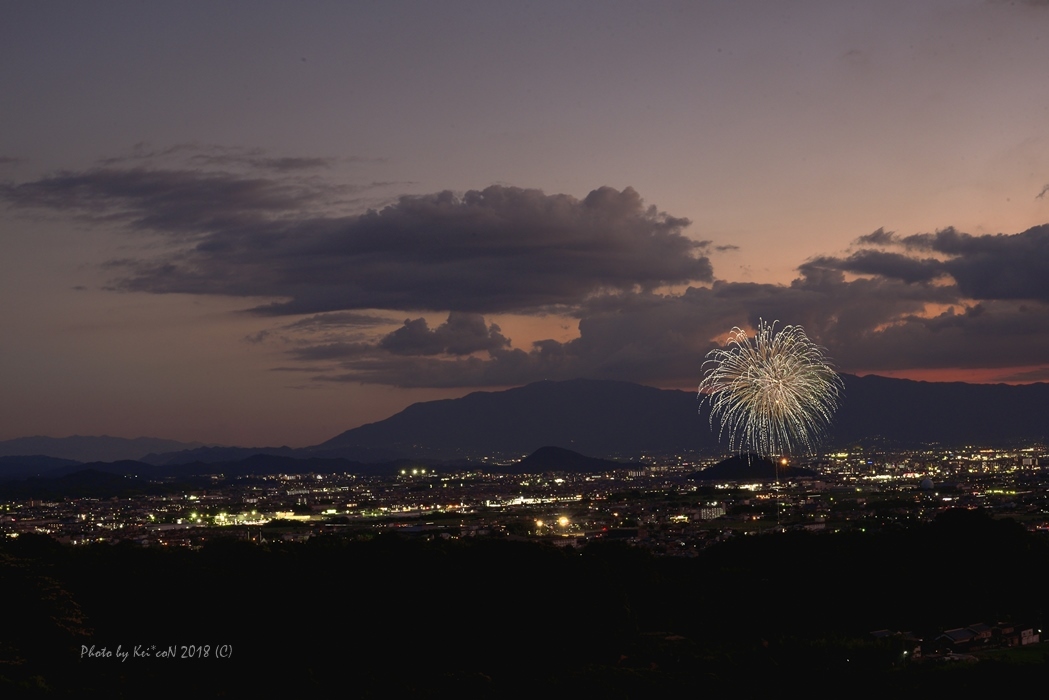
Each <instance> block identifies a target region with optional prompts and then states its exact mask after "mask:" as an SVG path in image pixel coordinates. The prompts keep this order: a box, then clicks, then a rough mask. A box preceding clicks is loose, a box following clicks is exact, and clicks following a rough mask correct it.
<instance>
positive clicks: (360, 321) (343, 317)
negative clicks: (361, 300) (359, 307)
mask: <svg viewBox="0 0 1049 700" xmlns="http://www.w3.org/2000/svg"><path fill="white" fill-rule="evenodd" d="M395 323H399V321H398V320H397V319H395V318H391V317H388V316H373V315H371V314H360V313H354V312H352V311H336V312H333V313H327V314H316V315H314V316H308V317H306V318H301V319H299V320H298V321H295V322H293V323H289V324H287V325H286V326H284V328H285V329H288V330H296V331H303V330H305V331H318V330H329V329H338V328H360V327H372V326H388V325H392V324H395Z"/></svg>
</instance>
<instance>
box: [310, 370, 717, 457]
mask: <svg viewBox="0 0 1049 700" xmlns="http://www.w3.org/2000/svg"><path fill="white" fill-rule="evenodd" d="M698 408H699V400H698V399H697V397H696V395H695V393H690V392H685V391H664V390H660V389H655V388H652V387H648V386H641V385H639V384H630V383H627V382H613V381H597V380H588V379H576V380H571V381H564V382H552V381H544V382H536V383H534V384H529V385H527V386H523V387H519V388H516V389H509V390H507V391H499V392H475V393H473V394H468V395H467V396H464V397H462V398H460V399H446V400H441V401H429V402H426V403H417V404H413V405H411V406H409V407H408V408H406V409H404V410H403V411H401V412H400V413H398V414H396V415H394V416H391V417H390V418H387V419H386V420H384V421H380V422H378V423H370V424H368V425H363V426H361V427H359V428H355V429H353V430H348V431H346V432H345V433H342V434H341V435H338V436H336V437H334V438H332V439H331V440H328V441H327V442H324V443H322V444H320V445H318V446H316V447H315V448H311V449H314V450H324V451H326V452H330V453H335V452H337V451H340V450H344V449H347V450H360V449H382V448H385V449H387V450H390V451H394V452H397V453H398V454H401V455H403V456H427V457H438V458H440V457H444V458H449V457H453V456H468V455H478V456H479V455H482V454H494V453H501V454H521V455H526V454H531V453H532V452H534V451H536V450H538V449H539V448H540V447H544V446H556V447H562V448H565V449H569V450H575V451H578V452H581V453H584V454H591V455H594V454H596V455H614V454H616V453H623V454H625V455H634V454H641V453H644V452H645V451H646V450H648V451H664V450H665V449H667V448H669V449H676V448H678V447H683V448H687V449H697V448H700V447H704V446H713V441H712V440H711V439H710V438H709V435H708V433H709V430H708V429H707V425H706V423H705V422H704V421H702V420H701V419H700V417H699V416H698V415H697V409H698Z"/></svg>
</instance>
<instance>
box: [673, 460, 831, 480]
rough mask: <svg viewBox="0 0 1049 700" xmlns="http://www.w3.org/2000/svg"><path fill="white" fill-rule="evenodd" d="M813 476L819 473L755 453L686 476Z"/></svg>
mask: <svg viewBox="0 0 1049 700" xmlns="http://www.w3.org/2000/svg"><path fill="white" fill-rule="evenodd" d="M814 476H819V474H818V472H814V471H812V470H811V469H804V468H802V467H792V466H789V465H788V466H781V465H778V464H776V463H775V462H773V461H772V460H770V459H768V458H766V457H758V456H757V455H736V456H735V457H729V458H728V459H725V460H722V461H720V462H718V463H717V464H715V465H714V466H712V467H708V468H706V469H703V470H702V471H698V472H692V473H691V474H689V475H688V478H689V479H691V480H692V481H775V480H776V479H797V478H801V477H810V478H811V477H814Z"/></svg>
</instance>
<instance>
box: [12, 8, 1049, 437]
mask: <svg viewBox="0 0 1049 700" xmlns="http://www.w3.org/2000/svg"><path fill="white" fill-rule="evenodd" d="M1047 66H1049V1H1047V0H1027V1H1026V2H1024V1H1022V0H1016V1H1015V2H1009V1H1002V2H998V1H993V0H992V1H988V0H951V1H942V2H940V1H933V0H906V1H902V2H891V1H886V2H877V3H871V2H866V1H863V2H849V1H845V0H828V1H826V2H822V1H820V2H817V1H801V2H792V3H768V2H763V1H762V2H748V1H746V0H734V1H731V2H729V1H725V2H714V1H710V2H680V3H670V2H645V3H628V2H617V1H614V0H605V1H602V2H564V0H561V1H558V2H529V3H520V2H500V1H497V0H487V1H485V2H382V3H379V2H374V3H371V2H356V3H328V2H308V1H306V2H300V3H294V4H292V3H285V2H265V1H261V0H257V1H253V2H224V3H213V2H180V3H163V2H107V3H83V2H48V3H40V2H34V1H25V2H21V1H14V2H6V3H4V4H3V6H2V8H0V94H3V95H4V109H2V110H0V299H2V303H0V329H2V333H0V392H2V396H3V401H2V402H0V439H9V438H14V437H20V436H25V435H37V434H43V435H53V436H64V435H70V434H74V433H78V434H109V435H118V436H124V437H135V436H139V435H150V436H160V437H169V438H174V439H183V440H202V441H208V442H217V443H224V444H241V445H278V444H289V445H292V446H304V445H309V444H314V443H317V442H320V441H322V440H325V439H327V438H329V437H332V436H333V435H335V434H336V433H338V432H340V431H342V430H345V429H348V428H351V427H354V426H356V425H360V424H361V423H365V422H371V421H374V420H379V419H382V418H385V417H387V416H388V415H390V414H392V413H394V412H395V411H397V410H400V409H401V408H403V407H404V406H406V405H408V404H410V403H412V402H415V401H420V400H430V399H434V398H442V397H451V396H460V395H463V394H465V393H468V392H469V391H473V390H476V389H479V388H502V387H509V386H516V385H520V384H523V383H527V382H531V381H535V380H539V379H566V378H572V377H594V378H609V379H622V380H629V381H637V382H641V383H647V384H651V385H655V386H662V387H676V388H685V389H694V388H695V387H696V385H697V384H698V383H699V380H700V378H701V370H700V365H701V362H702V359H703V356H704V355H705V354H706V352H707V351H708V350H709V349H710V348H712V347H714V346H715V344H716V343H718V342H721V341H724V340H725V338H726V336H727V334H728V332H729V331H730V330H731V328H732V327H733V326H742V327H748V326H749V327H752V326H753V325H754V324H756V322H757V320H758V318H764V319H766V320H776V319H778V320H779V321H780V322H781V323H783V324H787V323H793V324H800V325H802V326H804V328H805V329H806V331H807V332H808V333H809V335H810V336H811V337H812V338H813V339H814V340H816V341H817V342H818V343H820V344H821V345H823V346H825V347H826V348H827V349H828V352H829V354H830V356H831V357H832V358H833V361H834V363H835V365H836V366H837V367H838V368H839V369H841V370H843V371H847V372H854V373H860V374H865V373H877V374H884V375H888V376H898V377H909V378H916V379H928V380H966V381H984V382H997V381H1007V382H1029V381H1044V380H1049V77H1047V76H1049V73H1047V71H1046V67H1047ZM846 400H847V397H846Z"/></svg>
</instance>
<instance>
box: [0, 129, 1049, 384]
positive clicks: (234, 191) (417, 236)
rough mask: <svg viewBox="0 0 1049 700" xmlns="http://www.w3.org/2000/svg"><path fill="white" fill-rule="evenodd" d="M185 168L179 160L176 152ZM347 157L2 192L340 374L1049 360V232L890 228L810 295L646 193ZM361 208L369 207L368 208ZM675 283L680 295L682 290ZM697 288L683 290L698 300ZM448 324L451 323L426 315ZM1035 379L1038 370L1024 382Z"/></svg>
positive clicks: (188, 152)
mask: <svg viewBox="0 0 1049 700" xmlns="http://www.w3.org/2000/svg"><path fill="white" fill-rule="evenodd" d="M174 156H178V157H180V158H182V160H181V161H180V162H179V163H178V164H173V163H171V162H168V161H164V159H165V158H171V157H174ZM332 166H333V161H332V160H331V159H324V158H297V157H277V156H272V155H270V154H267V153H264V152H261V151H252V150H244V149H221V148H218V147H196V146H185V147H174V148H172V149H165V150H160V151H157V150H152V149H148V148H139V149H136V151H135V152H133V153H132V154H131V155H130V156H125V157H121V158H114V159H107V160H106V161H104V162H102V163H100V164H99V165H98V166H97V167H95V168H92V169H88V170H84V171H68V172H60V173H56V174H53V175H51V176H48V177H43V178H40V179H38V180H34V181H30V182H23V183H20V184H14V185H6V186H3V187H2V188H0V198H2V199H3V200H4V201H5V202H6V203H7V205H8V206H9V207H12V208H15V209H20V210H25V211H34V212H40V211H44V212H51V213H53V214H56V215H62V216H73V217H76V218H78V219H80V220H82V221H88V222H91V223H93V224H95V225H104V226H111V227H112V226H117V227H120V228H123V229H125V230H127V231H128V232H129V235H138V236H147V237H152V238H155V239H156V240H157V241H159V242H160V243H161V245H160V246H157V247H156V248H155V250H156V251H157V252H155V253H152V254H150V255H148V256H144V257H137V258H132V259H125V260H116V261H111V262H110V263H109V265H108V268H107V269H109V270H110V271H112V272H113V274H114V275H115V277H114V278H113V280H112V287H113V288H114V289H116V290H123V291H127V292H138V293H150V294H164V293H174V292H177V293H184V294H214V295H224V296H231V297H237V298H244V299H245V300H246V302H247V304H248V305H249V306H250V309H249V310H250V312H251V313H254V314H256V315H258V316H260V317H273V318H274V319H275V318H277V317H280V318H281V321H280V324H279V325H272V323H273V322H274V321H268V322H267V321H260V322H262V323H270V324H271V325H270V327H269V328H266V329H264V330H261V331H260V332H259V333H258V334H254V335H252V336H251V337H249V338H248V340H250V341H251V342H253V343H267V344H273V345H274V347H276V348H279V349H280V350H281V351H282V352H283V353H285V355H286V357H287V358H288V359H290V360H291V361H292V362H291V363H290V364H288V365H287V366H284V367H281V369H294V370H297V371H307V372H310V373H311V375H312V376H314V378H315V379H316V380H318V381H327V382H333V381H334V382H340V381H349V382H366V383H379V384H388V385H396V386H413V387H462V386H509V385H516V384H521V383H525V382H529V381H534V380H537V379H563V378H572V377H595V378H610V379H622V380H631V381H639V382H647V383H652V384H661V385H679V386H680V385H688V384H693V383H696V382H697V381H698V378H699V373H700V363H701V362H702V358H703V356H704V355H705V354H706V352H707V351H708V350H710V349H711V348H712V347H714V345H715V344H716V343H717V342H719V340H723V339H724V338H725V336H726V334H727V333H728V331H729V330H730V329H731V328H732V327H733V326H747V325H749V326H754V325H756V323H757V320H758V319H759V318H764V319H766V320H773V319H778V320H780V321H781V323H793V324H800V325H802V326H804V327H805V329H806V331H807V333H808V334H809V336H810V337H812V338H813V339H814V340H816V341H817V342H819V343H820V344H821V345H823V346H825V347H826V348H827V350H828V352H829V353H830V355H831V357H832V358H833V359H834V361H835V362H836V364H837V365H838V367H839V368H840V369H843V370H846V371H861V372H863V371H899V370H914V369H941V368H981V369H986V368H1002V375H1001V376H1002V377H1004V378H1015V377H1025V378H1032V379H1033V378H1041V377H1044V376H1045V370H1044V366H1045V362H1046V359H1045V358H1047V357H1049V225H1044V226H1038V227H1035V228H1032V229H1029V230H1027V231H1024V232H1022V233H1017V234H997V235H979V236H976V235H970V234H967V233H964V232H960V231H957V230H955V229H954V228H950V227H948V228H944V229H942V230H939V231H936V232H934V233H918V234H913V235H908V236H900V235H898V234H896V233H894V232H890V231H885V230H883V229H878V230H877V231H874V232H872V233H870V234H867V235H864V236H860V237H859V238H858V239H856V240H855V241H854V242H853V245H852V248H851V249H849V250H848V251H847V252H846V253H845V254H842V255H825V254H824V255H815V256H813V257H811V258H810V259H808V260H807V261H805V262H803V263H802V264H801V265H800V266H799V267H798V277H797V279H795V280H794V281H793V282H792V283H791V284H789V285H773V284H758V283H741V282H726V281H722V280H717V279H716V278H715V276H714V270H713V268H712V265H711V262H710V260H709V258H708V257H707V255H706V253H707V252H708V250H710V251H731V250H735V249H736V248H737V246H736V245H735V244H733V243H732V242H730V241H719V242H718V244H717V245H714V244H713V243H711V242H709V241H697V240H695V239H693V238H690V237H689V236H688V235H686V231H687V229H688V227H689V226H690V222H689V221H688V220H687V219H685V218H681V217H675V216H672V215H670V214H667V213H665V212H661V211H659V210H658V209H657V208H656V207H655V206H651V205H647V204H646V203H645V202H644V201H643V200H642V198H641V196H640V195H639V194H638V193H637V192H636V191H634V190H633V189H632V188H629V187H627V188H625V189H623V190H616V189H613V188H611V187H599V188H597V189H595V190H593V191H592V192H590V193H589V194H588V195H587V196H586V197H583V198H581V199H579V198H575V197H572V196H569V195H565V194H546V193H544V192H542V191H540V190H536V189H523V188H517V187H508V186H502V185H492V186H490V187H487V188H484V189H481V190H472V191H468V192H465V193H461V194H457V193H453V192H450V191H444V192H437V193H432V194H426V195H411V196H400V197H397V198H394V199H392V200H388V201H387V203H385V204H384V205H378V206H371V207H370V208H368V207H363V206H361V204H362V202H364V201H365V199H366V198H368V197H375V196H377V195H378V193H379V192H380V191H381V190H382V188H383V187H387V186H388V184H389V183H367V184H363V185H347V184H345V183H333V182H332V181H331V179H324V178H323V177H319V176H318V175H317V173H318V172H326V171H327V170H328V169H329V168H331V167H332ZM354 206H356V207H357V208H358V209H359V210H361V211H363V213H356V214H353V213H346V209H347V208H353V207H354ZM671 289H673V290H674V291H668V290H671ZM682 290H683V291H682ZM424 313H430V314H439V315H440V317H441V318H443V319H445V320H443V321H441V322H435V321H434V320H433V318H432V316H431V319H430V320H427V318H425V317H424V316H423V315H422V314H424ZM507 314H510V315H514V314H516V315H522V314H523V315H540V316H541V315H557V316H559V317H562V318H565V319H571V320H573V321H574V322H577V323H578V331H579V336H578V337H577V338H574V339H572V340H568V341H557V340H553V339H543V340H537V341H534V342H525V343H523V344H522V343H519V345H518V346H515V344H514V342H513V340H512V339H511V338H509V337H507V335H505V334H504V332H503V331H502V329H501V328H500V326H499V325H498V324H497V323H495V322H493V321H492V318H491V317H493V316H498V315H507ZM1013 380H1016V379H1013Z"/></svg>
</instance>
